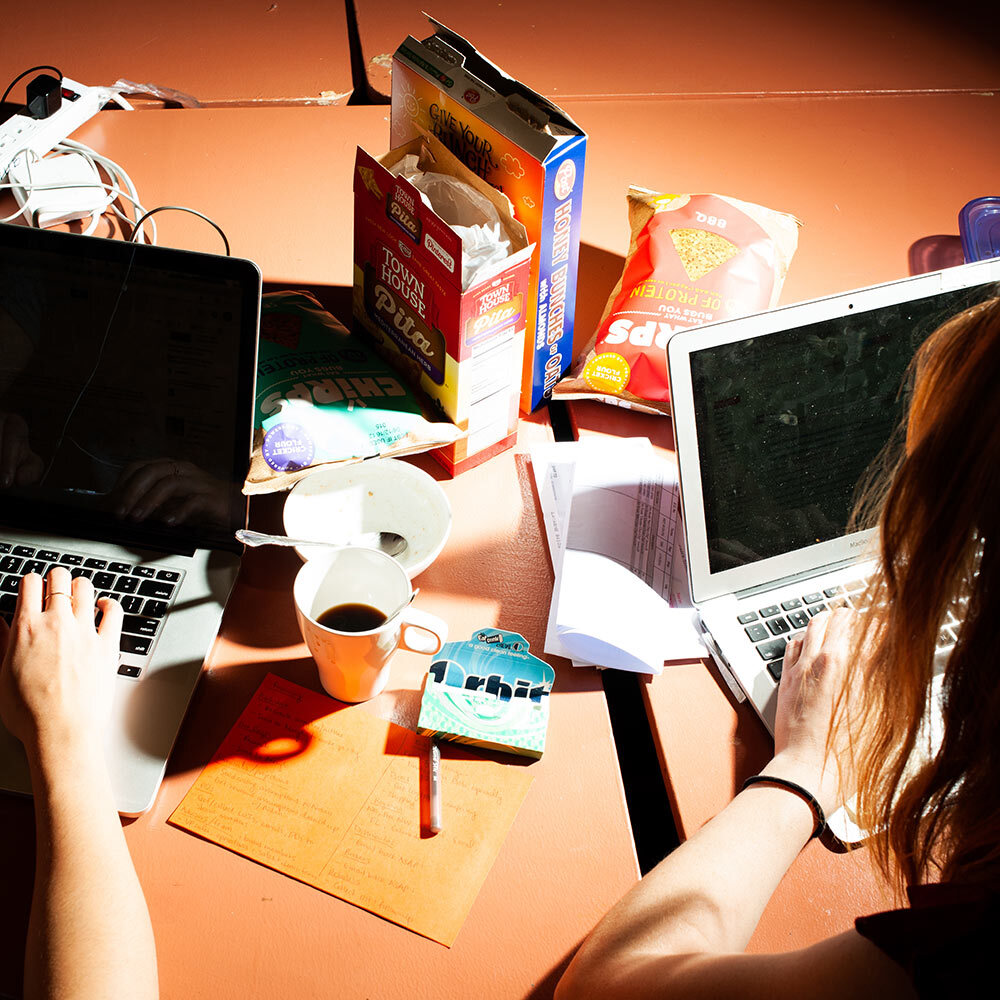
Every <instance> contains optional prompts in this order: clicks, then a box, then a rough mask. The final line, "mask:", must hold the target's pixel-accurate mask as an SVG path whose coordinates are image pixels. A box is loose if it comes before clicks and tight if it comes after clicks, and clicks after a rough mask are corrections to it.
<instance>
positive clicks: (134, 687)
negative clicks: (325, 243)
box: [0, 225, 261, 815]
mask: <svg viewBox="0 0 1000 1000" xmlns="http://www.w3.org/2000/svg"><path fill="white" fill-rule="evenodd" d="M260 292H261V278H260V272H259V270H258V269H257V267H256V265H255V264H253V263H251V262H249V261H245V260H239V259H236V258H228V257H216V256H212V255H208V254H196V253H189V252H185V251H179V250H172V249H167V248H160V247H151V246H148V245H144V244H131V243H124V242H121V241H116V240H108V239H99V238H94V237H87V236H75V235H70V234H66V233H55V232H44V231H40V230H34V229H29V228H25V227H20V226H12V225H0V420H2V421H3V434H2V435H0V615H3V616H4V617H5V618H6V619H7V620H8V621H9V620H10V616H11V614H12V612H13V609H14V603H15V601H16V594H17V588H18V584H19V581H20V579H21V577H22V576H23V575H25V574H27V573H30V572H38V573H46V572H47V571H48V569H49V568H50V567H51V566H53V565H63V566H66V567H67V568H68V569H69V570H70V572H71V573H72V574H73V575H86V576H88V577H90V579H91V580H92V581H93V583H94V586H95V588H96V590H97V591H98V593H107V594H110V595H112V596H113V597H115V598H117V599H118V600H119V601H120V602H121V603H122V605H123V607H124V610H125V624H124V630H123V634H122V640H121V653H120V661H119V664H118V667H117V675H116V677H115V678H114V682H115V683H114V697H113V703H112V706H111V721H110V725H109V728H108V734H107V740H106V748H105V749H106V755H107V760H108V766H109V769H110V772H111V776H112V782H113V785H114V791H115V796H116V801H117V805H118V809H119V812H121V813H122V814H124V815H138V814H140V813H142V812H144V811H145V810H147V809H148V808H149V807H150V806H151V805H152V803H153V800H154V798H155V795H156V791H157V789H158V788H159V785H160V782H161V781H162V778H163V774H164V771H165V768H166V762H167V758H168V755H169V754H170V750H171V748H172V746H173V744H174V740H175V738H176V736H177V732H178V730H179V728H180V724H181V721H182V719H183V716H184V713H185V711H186V709H187V705H188V702H189V701H190V698H191V695H192V693H193V691H194V687H195V684H196V682H197V680H198V676H199V674H200V672H201V668H202V665H203V663H204V659H205V656H206V654H207V652H208V650H209V648H210V646H211V644H212V641H213V639H214V637H215V635H216V632H217V630H218V626H219V621H220V618H221V615H222V610H223V606H224V604H225V601H226V598H227V596H228V594H229V591H230V589H231V587H232V584H233V581H234V579H235V574H236V570H237V568H238V565H239V556H240V551H241V547H240V546H239V545H238V544H237V543H236V542H235V540H234V537H233V532H234V531H235V529H236V528H239V527H242V526H243V525H244V524H245V522H246V501H245V499H244V498H243V496H242V495H241V486H242V484H243V480H244V477H245V475H246V470H247V465H248V461H249V454H250V444H251V433H252V420H253V409H252V406H253V390H254V374H255V370H256V350H257V328H258V322H259V310H260ZM0 789H3V790H6V791H12V792H19V793H30V783H29V778H28V772H27V768H26V765H25V759H24V754H23V751H22V749H21V746H20V744H19V743H18V742H17V741H16V740H15V739H14V738H13V737H12V736H11V735H10V734H9V733H8V732H6V730H4V729H3V728H2V726H0Z"/></svg>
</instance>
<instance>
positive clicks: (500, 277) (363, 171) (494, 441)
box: [353, 136, 533, 475]
mask: <svg viewBox="0 0 1000 1000" xmlns="http://www.w3.org/2000/svg"><path fill="white" fill-rule="evenodd" d="M411 154H412V155H416V156H418V157H419V158H420V166H421V169H422V170H424V171H428V172H435V173H444V174H449V175H451V176H453V177H456V178H457V179H458V180H460V181H463V182H465V183H467V184H470V185H472V186H473V187H475V188H476V190H478V191H480V192H481V193H482V194H484V195H485V196H486V197H487V198H489V200H490V201H491V202H492V203H493V205H494V206H495V207H496V209H497V212H498V214H499V215H500V220H501V226H502V228H503V231H504V234H505V236H506V237H507V238H508V240H509V241H510V244H511V253H510V255H509V256H508V257H507V258H506V260H504V261H502V262H501V263H499V264H497V265H494V266H493V267H492V268H491V269H490V270H489V271H488V272H487V274H486V275H484V276H481V277H480V278H478V279H477V280H476V282H475V283H474V284H473V285H471V286H470V287H469V288H468V289H466V290H465V291H464V292H463V290H462V240H461V238H460V237H459V235H458V234H457V233H456V232H455V231H454V230H453V229H452V228H451V227H450V226H449V225H448V224H447V223H446V222H444V220H443V219H441V218H440V217H439V216H438V215H437V214H436V213H435V212H434V211H433V209H431V208H429V207H428V206H427V205H426V204H425V203H424V202H423V201H422V199H421V197H420V192H419V191H418V190H417V189H416V188H415V187H414V186H413V185H412V184H411V183H410V182H409V181H407V180H406V179H405V178H403V177H394V176H393V175H392V174H391V173H390V172H389V168H391V167H393V166H395V165H396V164H397V163H399V161H400V160H402V159H403V157H405V156H407V155H411ZM532 249H533V247H532V245H531V244H529V242H528V239H527V236H526V234H525V231H524V226H522V225H521V224H520V223H519V222H517V221H516V220H515V219H514V218H513V217H512V216H511V214H510V207H509V205H508V204H507V203H506V201H505V200H504V198H503V197H502V196H501V195H500V194H499V193H498V192H497V191H496V190H495V189H494V188H491V187H490V185H488V184H486V183H485V182H484V181H482V180H481V179H480V178H478V177H477V176H476V175H475V174H473V173H472V172H471V171H469V170H468V169H466V167H464V166H463V165H462V163H461V162H460V161H459V160H458V159H456V157H454V156H453V155H452V154H451V153H450V152H449V151H448V150H447V149H446V148H445V147H444V146H443V145H441V143H439V142H438V141H437V140H436V139H434V138H433V136H420V137H417V138H415V139H413V140H411V141H410V142H408V143H405V144H404V145H402V146H400V147H399V148H397V149H393V150H392V151H391V152H389V153H386V154H385V155H384V156H382V157H380V158H379V159H377V160H376V159H375V158H374V157H372V156H371V155H369V154H368V153H366V152H365V151H364V150H363V149H361V148H360V147H359V148H358V152H357V160H356V164H355V171H354V298H353V313H354V317H355V319H356V320H357V321H358V322H359V323H360V324H361V325H362V326H363V327H364V328H365V329H366V330H367V331H368V333H369V334H370V335H371V337H372V338H373V340H374V341H375V346H376V348H377V349H378V350H379V352H380V353H381V354H382V355H383V356H384V357H385V358H386V359H387V360H388V361H389V362H390V363H391V364H392V365H394V366H395V367H396V368H397V369H398V370H400V371H401V372H402V373H403V374H404V376H406V378H407V379H408V381H410V382H411V384H413V385H415V386H418V387H419V388H421V389H422V390H423V391H424V392H425V393H426V394H427V395H428V396H429V397H430V398H431V399H432V400H433V401H434V403H435V405H436V406H437V408H438V409H439V410H440V411H441V412H442V413H443V414H444V415H445V416H446V417H447V418H448V419H449V420H451V421H453V422H454V423H456V424H457V425H458V426H459V427H460V428H461V429H462V430H463V431H465V432H466V435H465V437H463V438H462V439H461V440H459V441H456V442H455V443H454V444H450V445H445V446H444V447H442V448H437V449H435V450H434V451H433V452H432V453H431V454H432V455H433V456H434V457H435V458H436V459H437V460H438V461H439V462H440V463H441V464H442V465H443V466H444V467H445V469H447V470H448V472H449V473H451V474H452V475H456V474H457V473H459V472H461V471H463V470H464V469H467V468H471V467H472V466H473V465H478V464H479V463H480V462H482V461H485V460H486V459H487V458H489V457H491V456H492V455H495V454H497V453H498V452H500V451H503V450H504V449H505V448H509V447H511V446H512V445H513V444H514V443H515V441H516V440H517V420H518V397H519V391H520V385H521V358H522V357H523V353H524V327H525V318H526V315H527V312H528V273H529V260H530V256H531V251H532Z"/></svg>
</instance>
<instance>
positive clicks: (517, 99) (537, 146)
mask: <svg viewBox="0 0 1000 1000" xmlns="http://www.w3.org/2000/svg"><path fill="white" fill-rule="evenodd" d="M428 20H429V21H430V23H431V25H432V26H433V28H434V34H433V35H431V36H430V37H429V38H426V39H424V40H423V41H421V40H419V39H416V38H414V37H413V36H412V35H408V36H407V38H406V41H404V42H403V43H402V45H400V46H399V48H398V49H397V50H396V53H395V58H396V59H399V60H402V61H404V62H406V63H408V64H409V65H410V66H411V67H413V69H415V70H416V71H417V72H419V73H421V74H422V75H423V76H425V77H427V78H428V79H431V80H433V81H434V82H435V83H437V84H439V85H440V86H441V87H443V88H444V89H445V90H446V91H448V92H449V93H450V94H451V95H452V97H453V99H454V100H456V101H463V100H464V101H465V102H466V103H474V104H475V110H476V114H477V115H478V116H479V117H480V118H481V119H482V120H483V121H485V122H487V123H488V124H490V125H492V126H493V127H494V128H496V129H497V130H498V131H501V132H503V133H505V134H508V135H510V136H511V138H513V139H514V140H515V141H516V142H518V144H519V145H521V146H522V148H524V149H525V150H526V151H527V152H529V153H531V154H532V155H533V156H535V157H537V158H538V159H539V160H541V161H544V160H545V159H546V158H547V157H548V156H549V155H550V154H551V153H552V152H553V151H554V150H555V149H556V148H557V147H561V146H562V145H563V144H565V143H566V142H567V141H568V140H570V139H574V138H579V137H581V136H583V135H584V132H583V130H582V129H581V128H580V127H579V126H578V125H577V124H576V122H574V121H573V120H572V119H571V118H570V117H569V116H568V115H567V114H566V113H565V112H564V111H563V110H562V109H561V108H559V107H557V106H556V105H555V104H553V103H552V102H551V101H549V100H548V99H547V98H545V97H542V96H541V94H538V93H536V92H535V91H534V90H532V89H531V88H530V87H527V86H525V85H524V84H523V83H520V82H519V81H517V80H515V79H513V77H510V76H508V75H507V74H506V73H505V72H504V71H503V70H502V69H500V67H499V66H497V65H495V64H494V63H492V62H490V60H489V59H487V58H486V57H485V56H483V55H482V54H480V52H479V51H478V50H477V49H476V47H475V46H474V45H472V43H471V42H469V41H467V40H466V39H465V38H463V37H462V36H461V35H459V34H457V33H456V32H454V31H452V30H451V29H450V28H448V27H446V26H445V25H443V24H441V23H440V21H436V20H435V19H434V18H433V17H429V16H428ZM469 87H472V88H473V90H474V91H475V90H476V89H478V90H479V91H482V92H483V93H482V94H479V93H475V96H474V101H473V102H470V101H469V100H468V97H466V96H465V95H467V94H468V89H469Z"/></svg>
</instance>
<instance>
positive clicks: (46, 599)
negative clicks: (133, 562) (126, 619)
mask: <svg viewBox="0 0 1000 1000" xmlns="http://www.w3.org/2000/svg"><path fill="white" fill-rule="evenodd" d="M96 609H97V610H99V611H101V612H102V617H101V622H100V625H98V626H96V627H95V625H94V616H95V603H94V587H93V584H92V583H91V582H90V580H88V579H86V578H84V577H78V578H76V579H72V578H71V576H70V573H69V570H67V569H65V568H64V567H62V566H58V567H56V568H54V569H53V570H52V571H51V572H50V573H49V575H48V578H47V580H45V581H43V580H42V578H41V577H40V576H38V575H37V574H36V573H29V574H28V575H27V576H25V577H24V578H23V579H22V580H21V588H20V591H19V593H18V599H17V609H16V610H15V612H14V619H13V622H12V624H11V626H10V628H8V627H7V625H6V624H4V623H3V622H2V621H0V652H2V655H3V664H2V666H0V719H2V720H3V723H4V725H5V726H6V727H7V729H9V730H10V732H11V733H13V734H14V736H16V737H17V738H18V739H19V740H20V741H21V742H22V743H23V744H24V745H25V748H26V750H27V751H28V753H29V755H30V754H32V753H33V752H36V751H38V750H39V749H43V748H45V747H52V746H62V745H65V743H66V742H67V741H71V740H74V739H78V738H84V739H89V738H94V739H95V740H97V739H99V738H100V732H101V729H102V726H103V723H104V722H105V721H106V719H107V713H108V710H109V709H110V705H111V692H112V683H113V678H114V672H115V667H116V664H117V662H118V639H119V634H120V632H121V624H122V609H121V605H120V604H118V602H117V601H113V600H111V599H109V598H102V599H101V600H100V601H98V602H97V604H96Z"/></svg>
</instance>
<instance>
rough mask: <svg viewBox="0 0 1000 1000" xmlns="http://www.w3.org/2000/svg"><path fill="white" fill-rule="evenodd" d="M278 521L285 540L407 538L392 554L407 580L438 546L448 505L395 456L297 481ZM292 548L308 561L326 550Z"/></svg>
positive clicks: (447, 525) (446, 527)
mask: <svg viewBox="0 0 1000 1000" xmlns="http://www.w3.org/2000/svg"><path fill="white" fill-rule="evenodd" d="M283 520H284V524H285V533H286V534H287V535H288V536H289V537H290V538H315V539H317V540H321V541H327V542H333V543H335V544H340V545H348V544H350V543H351V540H352V539H353V538H355V537H357V536H358V535H361V534H367V533H369V532H373V531H395V532H396V533H397V534H400V535H402V536H403V537H404V538H405V539H406V542H407V547H406V550H405V551H404V552H402V553H400V554H399V555H398V556H396V557H395V558H396V559H397V561H398V562H399V563H400V564H401V565H402V566H403V568H404V569H405V570H406V572H407V574H408V575H409V576H410V577H411V578H412V577H414V576H416V575H417V574H418V573H420V572H422V571H423V570H425V569H427V567H428V566H430V564H431V563H432V562H434V560H435V559H436V558H437V557H438V555H439V554H440V552H441V549H443V548H444V543H445V542H446V541H447V540H448V533H449V532H450V531H451V507H450V505H449V504H448V498H447V497H446V496H445V494H444V490H442V489H441V487H440V486H439V485H438V484H437V482H436V481H435V479H434V478H433V477H432V476H429V475H428V474H427V473H426V472H424V471H423V470H422V469H418V468H417V467H416V466H415V465H410V463H409V462H403V461H400V460H399V459H395V458H371V459H368V460H366V461H364V462H358V463H356V464H353V465H338V466H331V467H330V468H327V469H318V470H317V471H316V472H313V473H312V474H311V475H309V476H306V477H305V478H304V479H300V480H299V481H298V482H297V483H296V484H295V486H294V487H292V489H291V491H290V492H289V494H288V496H287V497H286V499H285V507H284V513H283ZM295 551H296V552H298V554H299V556H300V557H301V558H302V559H303V560H308V559H310V558H314V557H316V558H322V554H323V552H324V551H327V552H328V551H329V550H328V549H324V548H321V547H318V546H317V547H312V546H304V545H300V546H298V547H297V548H296V550H295Z"/></svg>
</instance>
